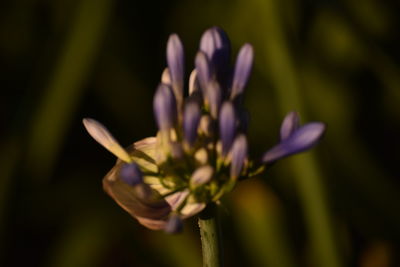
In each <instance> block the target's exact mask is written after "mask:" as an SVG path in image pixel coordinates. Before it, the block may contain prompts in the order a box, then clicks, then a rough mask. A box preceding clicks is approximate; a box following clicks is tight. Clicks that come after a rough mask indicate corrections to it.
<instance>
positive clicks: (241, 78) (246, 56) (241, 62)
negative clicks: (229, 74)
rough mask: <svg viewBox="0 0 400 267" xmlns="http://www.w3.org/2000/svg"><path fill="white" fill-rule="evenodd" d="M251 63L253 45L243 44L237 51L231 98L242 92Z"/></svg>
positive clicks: (248, 75)
mask: <svg viewBox="0 0 400 267" xmlns="http://www.w3.org/2000/svg"><path fill="white" fill-rule="evenodd" d="M252 65H253V47H252V46H251V45H250V44H245V45H243V46H242V48H241V49H240V51H239V55H238V57H237V60H236V64H235V72H234V75H233V82H232V91H231V99H234V98H236V96H238V95H241V94H242V93H243V89H244V87H245V86H246V84H247V81H248V79H249V77H250V72H251V68H252Z"/></svg>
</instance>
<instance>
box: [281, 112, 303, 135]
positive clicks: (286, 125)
mask: <svg viewBox="0 0 400 267" xmlns="http://www.w3.org/2000/svg"><path fill="white" fill-rule="evenodd" d="M299 121H300V118H299V115H298V114H297V112H295V111H292V112H289V113H288V114H287V115H286V116H285V118H284V119H283V122H282V125H281V140H282V141H283V140H285V139H287V138H288V137H289V136H290V135H291V134H292V133H293V132H294V131H296V130H297V129H298V128H299V126H300V124H299Z"/></svg>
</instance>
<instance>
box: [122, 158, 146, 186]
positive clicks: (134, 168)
mask: <svg viewBox="0 0 400 267" xmlns="http://www.w3.org/2000/svg"><path fill="white" fill-rule="evenodd" d="M119 176H120V179H121V180H122V181H123V182H125V183H126V184H128V185H130V186H135V185H138V184H140V183H142V182H143V175H142V172H141V171H140V169H139V167H138V165H137V164H136V163H130V164H124V165H122V167H121V170H120V172H119Z"/></svg>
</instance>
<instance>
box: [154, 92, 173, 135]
mask: <svg viewBox="0 0 400 267" xmlns="http://www.w3.org/2000/svg"><path fill="white" fill-rule="evenodd" d="M153 109H154V115H155V117H156V120H157V124H158V128H159V129H160V130H168V129H171V128H172V127H173V126H174V124H175V121H176V100H175V96H174V94H173V93H172V91H171V88H170V87H169V86H168V85H166V84H160V85H159V86H158V88H157V91H156V94H155V95H154V100H153Z"/></svg>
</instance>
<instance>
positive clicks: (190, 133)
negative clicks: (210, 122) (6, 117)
mask: <svg viewBox="0 0 400 267" xmlns="http://www.w3.org/2000/svg"><path fill="white" fill-rule="evenodd" d="M200 117H201V110H200V107H199V104H198V103H196V102H194V101H189V102H187V103H186V105H185V110H184V114H183V132H184V135H185V140H186V142H187V143H188V144H189V145H190V146H192V145H193V144H194V142H195V141H196V138H197V128H198V127H199V122H200Z"/></svg>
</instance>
